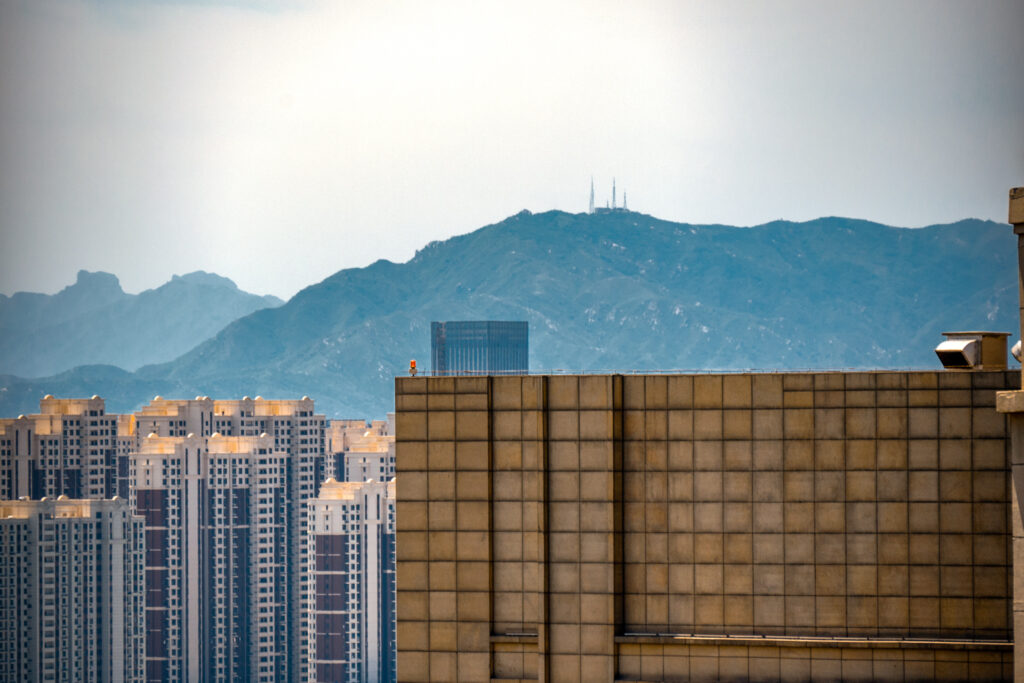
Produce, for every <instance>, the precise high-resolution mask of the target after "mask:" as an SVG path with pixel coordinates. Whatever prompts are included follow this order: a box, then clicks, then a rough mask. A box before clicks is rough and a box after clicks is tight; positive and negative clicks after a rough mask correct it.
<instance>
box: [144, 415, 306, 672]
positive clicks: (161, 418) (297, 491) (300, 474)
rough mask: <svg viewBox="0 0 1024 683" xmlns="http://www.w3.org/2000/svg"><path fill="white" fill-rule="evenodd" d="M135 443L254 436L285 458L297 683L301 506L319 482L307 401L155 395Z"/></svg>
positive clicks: (300, 665)
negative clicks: (161, 438)
mask: <svg viewBox="0 0 1024 683" xmlns="http://www.w3.org/2000/svg"><path fill="white" fill-rule="evenodd" d="M134 417H135V434H136V442H137V443H141V441H142V440H144V437H146V436H147V435H149V434H157V435H158V436H164V437H186V436H188V435H189V434H195V435H197V436H199V437H205V436H211V435H212V434H214V433H217V434H220V435H222V436H235V437H257V436H260V435H262V434H266V435H267V436H268V437H269V438H270V439H271V445H270V446H269V447H270V448H272V449H273V450H274V451H278V452H281V453H283V454H285V456H286V457H285V460H284V467H285V494H284V497H283V499H282V501H281V505H282V509H283V510H284V512H285V519H286V524H287V533H286V539H287V544H288V546H287V553H286V576H287V577H288V579H289V580H290V581H291V582H292V585H291V587H290V590H289V591H288V592H287V594H286V601H287V604H286V609H287V614H288V629H287V633H288V637H289V643H288V651H289V652H292V653H298V654H299V656H296V657H292V658H291V660H290V663H289V667H290V668H289V672H288V678H289V680H302V679H303V678H304V677H305V676H306V673H307V665H306V662H305V660H304V659H303V657H302V655H301V653H303V652H304V651H305V649H304V648H303V645H302V643H303V638H304V634H305V633H306V628H307V625H306V622H305V620H306V613H305V611H304V610H303V609H302V600H301V596H303V595H305V593H306V589H307V582H308V579H307V574H306V571H305V567H306V564H307V558H306V552H307V547H306V543H305V537H306V523H307V521H306V520H307V516H306V501H307V500H308V499H309V498H312V497H314V496H316V494H317V487H318V484H319V482H321V481H323V479H324V467H325V452H326V438H325V423H326V420H325V418H324V416H323V415H317V414H315V413H314V404H313V400H312V399H310V398H309V397H307V396H304V397H302V398H301V399H298V400H268V399H264V398H262V397H260V396H257V397H256V398H254V399H252V398H249V397H248V396H246V397H244V398H242V399H241V400H231V401H222V400H213V399H210V398H209V397H204V396H200V397H197V398H196V399H194V400H171V399H164V398H161V397H160V396H157V397H156V398H154V399H153V401H152V402H150V404H149V405H147V406H144V407H143V408H142V410H140V411H138V412H136V413H135V416H134Z"/></svg>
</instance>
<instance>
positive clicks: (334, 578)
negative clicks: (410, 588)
mask: <svg viewBox="0 0 1024 683" xmlns="http://www.w3.org/2000/svg"><path fill="white" fill-rule="evenodd" d="M309 529H310V534H309V537H308V542H309V557H310V564H309V573H310V574H311V576H312V577H313V579H312V581H311V582H310V590H309V595H308V601H307V609H308V610H309V614H310V619H309V623H310V637H309V638H308V639H307V640H306V642H307V645H308V647H309V650H310V652H309V655H308V659H309V661H310V677H309V680H310V681H330V682H337V683H341V682H344V683H386V682H387V681H393V680H395V483H394V482H393V481H392V482H390V483H384V482H374V481H366V482H358V483H357V482H338V481H335V480H334V479H328V480H327V481H326V482H324V484H323V485H322V486H321V487H320V496H319V497H318V498H316V499H314V500H312V501H310V505H309Z"/></svg>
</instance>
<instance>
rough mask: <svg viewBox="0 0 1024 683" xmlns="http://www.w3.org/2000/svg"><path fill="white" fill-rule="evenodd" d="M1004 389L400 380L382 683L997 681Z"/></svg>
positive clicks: (808, 378)
mask: <svg viewBox="0 0 1024 683" xmlns="http://www.w3.org/2000/svg"><path fill="white" fill-rule="evenodd" d="M1022 222H1024V221H1022ZM1019 387H1020V373H1018V372H1007V371H977V372H958V371H934V372H931V371H929V372H827V373H824V372H823V373H778V374H755V373H752V374H698V375H649V376H639V375H638V376H629V375H627V376H622V375H604V376H597V375H595V376H514V377H408V378H405V377H403V378H398V379H397V380H396V404H397V406H396V407H397V417H396V420H397V466H398V476H397V482H398V581H399V586H398V588H399V590H398V647H399V652H398V680H400V681H454V680H465V681H487V680H506V679H508V680H520V681H524V680H542V681H559V682H562V681H612V680H622V681H652V682H653V681H683V680H702V681H713V680H737V681H739V680H841V679H842V680H891V681H896V680H965V679H980V680H1012V679H1013V660H1014V658H1013V649H1012V648H1013V642H1012V639H1013V624H1012V622H1011V603H1012V601H1011V595H1012V586H1013V584H1012V583H1011V580H1012V573H1013V564H1012V562H1011V552H1010V538H1011V537H1010V526H1009V523H1010V518H1011V505H1012V503H1011V496H1010V490H1011V482H1010V477H1009V475H1008V463H1009V459H1008V456H1009V448H1008V432H1007V419H1006V418H1005V417H1004V416H1003V415H1001V414H1000V413H999V412H997V411H996V407H995V406H996V393H997V391H1000V390H1016V389H1019ZM1016 395H1019V394H1015V396H1016ZM1022 405H1024V400H1022ZM1021 413H1022V414H1024V409H1022V410H1021ZM1021 433H1024V428H1022V429H1021ZM1015 434H1016V432H1015ZM1021 462H1024V457H1022V458H1021ZM1019 517H1020V515H1019V513H1014V514H1013V519H1014V521H1015V524H1018V526H1017V529H1018V530H1019V529H1020V528H1022V526H1020V525H1019ZM1018 533H1021V536H1022V537H1024V532H1019V531H1018ZM1021 543H1024V541H1022V542H1021ZM1018 547H1024V546H1020V545H1019V546H1018ZM1018 585H1019V584H1018Z"/></svg>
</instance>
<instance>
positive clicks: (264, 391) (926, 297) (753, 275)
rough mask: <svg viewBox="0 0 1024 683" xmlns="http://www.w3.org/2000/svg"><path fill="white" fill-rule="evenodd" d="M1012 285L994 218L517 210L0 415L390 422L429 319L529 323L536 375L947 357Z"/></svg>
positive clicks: (72, 380)
mask: <svg viewBox="0 0 1024 683" xmlns="http://www.w3.org/2000/svg"><path fill="white" fill-rule="evenodd" d="M1016 283H1017V275H1016V255H1015V251H1014V238H1013V235H1012V232H1011V231H1010V230H1009V229H1008V228H1007V227H1006V226H1005V225H1001V224H997V223H993V222H989V221H979V220H964V221H960V222H957V223H953V224H948V225H936V226H929V227H926V228H914V229H908V228H896V227H890V226H885V225H880V224H878V223H872V222H868V221H862V220H855V219H848V218H821V219H817V220H813V221H808V222H804V223H793V222H787V221H775V222H771V223H767V224H764V225H760V226H756V227H751V228H738V227H730V226H723V225H689V224H683V223H673V222H669V221H663V220H659V219H657V218H654V217H651V216H648V215H644V214H640V213H635V212H614V213H598V214H568V213H564V212H560V211H549V212H545V213H539V214H532V213H530V212H527V211H524V212H521V213H519V214H517V215H515V216H511V217H509V218H508V219H506V220H504V221H501V222H500V223H496V224H494V225H490V226H487V227H484V228H481V229H479V230H476V231H474V232H472V233H470V234H467V235H461V236H458V237H453V238H451V239H448V240H445V241H443V242H434V243H431V244H428V245H427V246H425V247H424V248H423V249H421V250H420V251H418V252H417V253H416V255H415V256H414V257H413V258H412V259H411V260H410V261H408V262H406V263H401V264H397V263H392V262H389V261H377V262H376V263H373V264H372V265H370V266H367V267H365V268H352V269H346V270H342V271H339V272H338V273H336V274H334V275H332V276H331V277H329V278H327V279H326V280H324V281H322V282H320V283H317V284H315V285H311V286H309V287H307V288H306V289H304V290H302V291H301V292H299V293H298V294H296V295H295V296H294V297H293V298H292V299H291V300H290V301H288V302H287V303H285V304H284V305H281V306H278V307H273V308H261V309H260V310H255V311H253V312H251V313H248V314H247V315H244V316H242V317H240V318H238V319H237V320H234V321H233V322H231V323H230V324H227V325H226V326H225V327H224V328H223V329H221V330H219V331H218V332H216V334H213V335H212V336H210V337H209V338H208V339H206V340H204V341H202V342H201V343H199V344H197V345H195V346H194V347H193V348H191V349H189V350H188V351H186V352H184V353H183V354H182V355H180V356H178V357H176V358H174V359H173V360H170V361H169V362H163V363H156V364H149V365H145V366H143V367H140V368H138V369H137V370H135V371H134V372H128V371H125V370H121V369H118V368H116V367H109V366H97V365H91V366H85V367H77V368H74V369H72V370H69V371H66V372H63V373H61V374H56V375H53V376H50V377H46V378H42V379H22V378H19V377H14V376H2V377H0V414H3V415H8V414H17V413H18V412H30V411H35V410H37V409H38V399H39V398H40V397H41V396H42V395H43V394H45V393H52V394H54V395H65V396H70V395H76V396H77V395H92V394H99V395H101V396H104V397H105V398H107V403H108V409H110V410H112V411H126V410H131V409H134V408H135V407H137V406H138V405H140V404H142V403H144V402H146V401H147V400H149V398H151V397H152V396H153V395H154V394H157V393H159V394H162V395H164V396H186V397H190V396H193V395H198V394H202V395H209V396H224V397H239V396H242V395H250V396H255V395H262V396H266V397H268V398H270V397H299V396H302V395H309V396H312V397H313V398H314V399H316V401H317V407H318V410H320V411H323V412H325V413H326V414H327V415H328V416H346V417H347V416H351V417H363V416H381V415H383V413H384V412H386V411H388V410H391V409H393V408H392V406H393V378H394V376H395V375H396V374H401V373H403V372H404V371H405V370H406V368H407V367H408V364H409V360H410V359H419V360H420V367H421V368H424V369H426V366H427V365H428V363H427V361H428V359H429V351H430V337H429V331H430V322H431V321H432V320H466V319H488V318H489V319H508V320H528V321H529V323H530V363H531V369H532V370H535V371H550V370H556V369H566V370H574V371H584V372H604V371H616V370H618V371H633V370H665V369H679V370H713V369H715V370H731V369H761V370H783V369H785V370H793V369H850V368H934V367H937V366H938V363H937V361H936V359H935V355H934V353H933V349H934V347H935V345H936V344H937V343H938V342H939V341H941V340H942V337H941V332H943V331H946V330H956V329H959V330H974V329H985V330H995V331H1012V330H1015V329H1016V324H1017V321H1016V318H1017V310H1016V303H1017V301H1016V300H1017V284H1016ZM140 296H141V295H140ZM164 313H165V314H166V315H167V316H168V317H172V312H170V311H165V312H164ZM174 314H175V315H176V314H177V309H175V312H174ZM117 364H118V365H122V366H124V365H128V364H127V363H124V362H123V361H122V362H120V363H117ZM19 374H21V375H24V374H26V373H24V372H19Z"/></svg>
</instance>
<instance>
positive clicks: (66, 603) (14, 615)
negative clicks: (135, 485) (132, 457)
mask: <svg viewBox="0 0 1024 683" xmlns="http://www.w3.org/2000/svg"><path fill="white" fill-rule="evenodd" d="M144 554H145V550H144V538H143V529H142V520H141V519H140V518H138V517H136V516H134V515H132V513H131V510H130V509H129V507H128V501H126V500H123V499H113V500H81V499H80V500H73V499H69V498H66V497H65V496H60V497H59V498H47V499H45V500H15V501H0V681H3V682H5V683H6V682H10V683H15V682H16V681H17V682H18V683H21V682H23V681H33V682H35V681H83V682H84V681H96V682H97V683H100V682H103V683H141V682H142V681H143V680H144V679H143V673H144V668H143V655H144V651H145V650H144V638H145V621H144V614H145V613H144V610H143V603H144V582H143V560H144Z"/></svg>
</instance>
